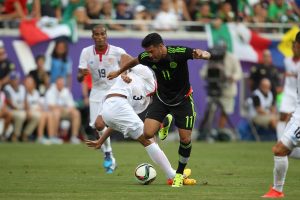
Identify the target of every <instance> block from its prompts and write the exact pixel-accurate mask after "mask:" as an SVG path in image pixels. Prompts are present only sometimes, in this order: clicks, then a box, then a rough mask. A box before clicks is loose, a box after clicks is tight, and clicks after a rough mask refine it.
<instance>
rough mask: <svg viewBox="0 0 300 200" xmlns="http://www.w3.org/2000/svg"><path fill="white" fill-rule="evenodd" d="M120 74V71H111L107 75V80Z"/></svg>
mask: <svg viewBox="0 0 300 200" xmlns="http://www.w3.org/2000/svg"><path fill="white" fill-rule="evenodd" d="M119 75H120V71H119V70H118V71H112V72H110V73H109V74H108V75H107V78H108V80H112V79H114V78H117V77H118V76H119Z"/></svg>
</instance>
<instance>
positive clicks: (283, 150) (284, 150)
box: [272, 142, 290, 156]
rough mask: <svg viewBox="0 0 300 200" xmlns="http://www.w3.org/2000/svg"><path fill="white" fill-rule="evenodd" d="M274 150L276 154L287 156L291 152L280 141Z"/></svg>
mask: <svg viewBox="0 0 300 200" xmlns="http://www.w3.org/2000/svg"><path fill="white" fill-rule="evenodd" d="M272 151H273V153H274V155H275V156H287V155H288V154H289V153H290V150H289V149H288V148H287V147H285V146H284V145H283V144H282V143H281V142H278V143H277V144H276V145H274V146H273V147H272Z"/></svg>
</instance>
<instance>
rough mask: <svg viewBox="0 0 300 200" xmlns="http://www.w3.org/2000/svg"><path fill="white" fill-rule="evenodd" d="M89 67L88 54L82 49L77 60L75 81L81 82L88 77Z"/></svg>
mask: <svg viewBox="0 0 300 200" xmlns="http://www.w3.org/2000/svg"><path fill="white" fill-rule="evenodd" d="M88 73H89V67H88V54H87V50H86V49H85V48H84V49H83V50H82V51H81V54H80V58H79V66H78V72H77V80H78V81H79V82H82V81H83V79H84V77H85V76H86V75H88Z"/></svg>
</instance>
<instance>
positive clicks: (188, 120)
mask: <svg viewBox="0 0 300 200" xmlns="http://www.w3.org/2000/svg"><path fill="white" fill-rule="evenodd" d="M171 110H172V113H174V118H175V125H176V126H177V127H178V131H179V137H180V144H179V148H178V154H179V161H178V167H177V170H176V176H175V178H174V180H173V185H172V187H181V186H182V185H183V180H184V178H183V171H184V169H185V167H186V165H187V163H188V160H189V158H190V154H191V150H192V143H191V135H192V129H193V127H194V123H195V118H196V112H195V110H194V101H193V98H192V96H190V97H189V98H187V99H186V100H185V101H184V102H183V103H182V104H180V105H179V106H176V107H174V108H172V109H171Z"/></svg>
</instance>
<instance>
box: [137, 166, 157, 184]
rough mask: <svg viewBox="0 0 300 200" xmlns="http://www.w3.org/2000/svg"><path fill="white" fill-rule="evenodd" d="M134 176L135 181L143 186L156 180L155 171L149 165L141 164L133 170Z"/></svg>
mask: <svg viewBox="0 0 300 200" xmlns="http://www.w3.org/2000/svg"><path fill="white" fill-rule="evenodd" d="M134 175H135V178H136V180H137V181H138V182H139V183H140V184H143V185H148V184H150V183H151V182H153V181H154V180H155V178H156V170H155V169H154V167H153V166H152V165H151V164H149V163H142V164H140V165H138V166H137V167H136V168H135V171H134Z"/></svg>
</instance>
